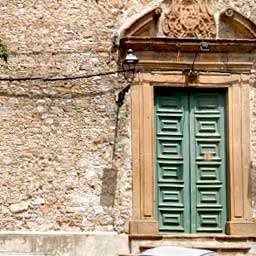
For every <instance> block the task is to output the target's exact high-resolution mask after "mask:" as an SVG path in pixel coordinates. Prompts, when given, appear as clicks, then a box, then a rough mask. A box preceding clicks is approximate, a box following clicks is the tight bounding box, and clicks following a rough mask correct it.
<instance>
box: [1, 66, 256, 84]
mask: <svg viewBox="0 0 256 256" xmlns="http://www.w3.org/2000/svg"><path fill="white" fill-rule="evenodd" d="M187 70H188V69H177V68H176V69H173V68H172V69H167V68H166V69H164V68H137V69H136V73H138V72H139V73H148V72H170V71H182V72H184V71H187ZM127 71H133V70H123V69H121V70H114V71H108V72H98V73H89V74H86V75H80V76H69V77H66V76H63V77H48V78H45V77H2V78H1V77H0V81H9V82H13V81H36V80H42V81H45V82H55V81H67V80H78V79H88V78H92V77H96V76H107V75H114V74H118V73H125V72H127ZM194 71H196V72H203V73H220V74H222V73H224V74H253V73H255V72H252V71H246V72H245V71H241V72H239V71H233V70H228V69H223V70H206V69H196V70H194Z"/></svg>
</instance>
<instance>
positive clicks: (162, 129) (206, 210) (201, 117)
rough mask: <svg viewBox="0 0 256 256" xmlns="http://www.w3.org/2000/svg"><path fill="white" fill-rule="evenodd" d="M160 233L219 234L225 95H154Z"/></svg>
mask: <svg viewBox="0 0 256 256" xmlns="http://www.w3.org/2000/svg"><path fill="white" fill-rule="evenodd" d="M155 125H156V129H155V131H156V183H157V184H156V190H157V196H156V198H157V207H156V208H157V216H158V221H159V226H160V232H161V233H224V232H225V224H226V218H227V213H226V212H227V207H226V204H227V203H226V143H225V142H226V138H225V91H213V90H207V91H206V90H177V89H175V90H172V89H168V90H166V89H161V88H160V89H157V90H156V91H155Z"/></svg>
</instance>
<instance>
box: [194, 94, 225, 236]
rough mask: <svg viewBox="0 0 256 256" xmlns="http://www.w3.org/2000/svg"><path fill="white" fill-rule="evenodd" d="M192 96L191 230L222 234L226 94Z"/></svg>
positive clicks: (223, 224)
mask: <svg viewBox="0 0 256 256" xmlns="http://www.w3.org/2000/svg"><path fill="white" fill-rule="evenodd" d="M189 98H190V100H189V104H190V125H189V126H190V155H191V162H190V164H191V165H190V169H191V170H190V173H191V184H190V186H191V232H192V233H198V232H209V233H212V232H218V233H222V232H224V231H225V224H226V162H225V158H226V152H225V127H224V124H225V112H224V108H225V95H224V94H223V93H215V92H211V93H207V92H206V93H202V92H199V93H197V92H194V93H191V94H190V95H189ZM207 172H208V175H207ZM209 172H210V173H211V174H210V177H208V176H209ZM205 174H206V176H205ZM206 177H208V178H206ZM202 178H203V179H202Z"/></svg>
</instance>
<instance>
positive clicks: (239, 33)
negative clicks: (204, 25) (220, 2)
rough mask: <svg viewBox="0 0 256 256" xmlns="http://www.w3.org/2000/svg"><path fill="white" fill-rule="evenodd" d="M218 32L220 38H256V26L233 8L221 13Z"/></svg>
mask: <svg viewBox="0 0 256 256" xmlns="http://www.w3.org/2000/svg"><path fill="white" fill-rule="evenodd" d="M218 31H219V38H232V39H242V38H248V39H252V38H256V25H255V24H254V23H253V22H252V21H250V20H249V19H247V18H245V17H244V16H243V15H241V14H240V13H238V12H237V11H235V10H233V9H231V8H228V9H226V10H224V11H222V12H221V13H220V16H219V29H218Z"/></svg>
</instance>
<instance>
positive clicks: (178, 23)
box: [163, 0, 216, 38]
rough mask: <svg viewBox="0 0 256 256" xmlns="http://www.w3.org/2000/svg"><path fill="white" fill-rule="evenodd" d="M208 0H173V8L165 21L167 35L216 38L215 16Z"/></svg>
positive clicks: (164, 30)
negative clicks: (210, 10)
mask: <svg viewBox="0 0 256 256" xmlns="http://www.w3.org/2000/svg"><path fill="white" fill-rule="evenodd" d="M206 1H207V0H172V9H171V11H170V13H169V14H168V15H167V17H166V18H165V20H164V22H163V32H164V33H165V35H167V36H169V37H174V38H215V36H216V26H215V22H214V17H213V15H211V14H210V13H209V10H208V6H207V2H206Z"/></svg>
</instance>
